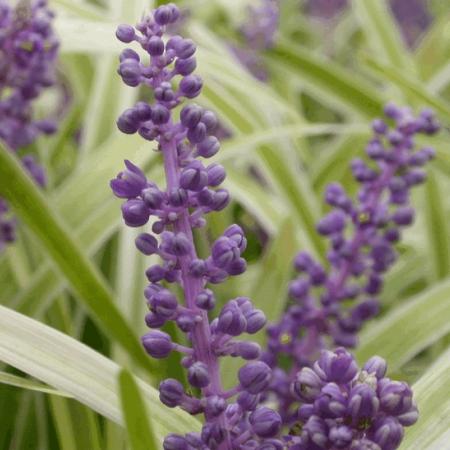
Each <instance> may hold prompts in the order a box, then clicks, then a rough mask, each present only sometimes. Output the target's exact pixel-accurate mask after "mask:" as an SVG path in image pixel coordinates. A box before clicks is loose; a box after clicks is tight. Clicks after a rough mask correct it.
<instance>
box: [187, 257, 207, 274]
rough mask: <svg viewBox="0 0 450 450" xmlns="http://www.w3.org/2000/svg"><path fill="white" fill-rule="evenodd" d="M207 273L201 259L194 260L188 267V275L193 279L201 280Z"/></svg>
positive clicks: (204, 263)
mask: <svg viewBox="0 0 450 450" xmlns="http://www.w3.org/2000/svg"><path fill="white" fill-rule="evenodd" d="M207 272H208V268H207V265H206V262H205V261H203V259H194V260H192V261H191V264H190V266H189V273H190V274H191V275H192V276H193V277H195V278H201V277H203V276H204V275H206V273H207Z"/></svg>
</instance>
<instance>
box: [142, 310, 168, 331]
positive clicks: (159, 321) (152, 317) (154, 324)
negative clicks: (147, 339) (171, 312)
mask: <svg viewBox="0 0 450 450" xmlns="http://www.w3.org/2000/svg"><path fill="white" fill-rule="evenodd" d="M165 323H166V319H165V318H164V317H161V316H159V315H158V314H155V313H153V312H149V313H148V314H146V316H145V324H146V325H147V326H148V327H149V328H161V327H162V326H163V325H164V324H165Z"/></svg>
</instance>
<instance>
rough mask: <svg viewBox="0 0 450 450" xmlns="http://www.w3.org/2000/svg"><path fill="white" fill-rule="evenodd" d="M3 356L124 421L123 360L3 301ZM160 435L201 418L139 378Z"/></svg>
mask: <svg viewBox="0 0 450 450" xmlns="http://www.w3.org/2000/svg"><path fill="white" fill-rule="evenodd" d="M0 361H3V362H5V363H7V364H9V365H11V366H13V367H16V368H17V369H19V370H21V371H23V372H25V373H27V374H29V375H31V376H33V377H35V378H37V379H39V380H41V381H43V382H45V383H47V384H49V385H50V386H53V387H54V388H56V389H59V390H62V391H64V392H67V393H69V394H71V395H73V397H75V398H76V399H77V400H79V401H80V402H82V403H83V404H85V405H87V406H89V407H90V408H92V409H93V410H94V411H97V412H98V413H99V414H102V415H104V416H105V417H107V418H109V419H111V420H113V421H115V422H117V423H119V424H123V416H122V413H121V409H120V404H119V403H120V402H119V397H118V394H117V376H118V373H119V371H120V368H119V366H118V365H117V364H115V363H114V362H112V361H111V360H109V359H108V358H105V357H104V356H102V355H101V354H99V353H97V352H95V351H94V350H92V349H90V348H89V347H87V346H86V345H84V344H82V343H80V342H78V341H76V340H75V339H73V338H71V337H69V336H67V335H64V334H63V333H61V332H59V331H56V330H55V329H53V328H51V327H48V326H46V325H44V324H42V323H40V322H38V321H36V320H33V319H31V318H29V317H26V316H24V315H22V314H19V313H17V312H15V311H13V310H10V309H8V308H5V307H3V306H0ZM139 387H140V389H141V391H142V393H143V396H144V398H145V401H146V404H147V405H148V408H149V410H150V411H152V415H151V417H150V420H151V421H152V424H153V427H154V430H155V434H156V435H157V437H158V439H161V438H162V437H163V436H165V435H166V434H168V433H169V432H172V431H175V428H176V431H177V432H181V433H187V432H190V431H198V430H199V427H200V424H199V422H198V421H197V420H196V419H195V418H194V417H192V416H190V415H188V414H187V413H185V412H183V411H181V410H178V409H173V410H171V409H168V408H166V407H164V406H163V405H162V404H161V403H160V402H159V395H158V391H157V390H156V389H154V388H153V387H151V386H150V385H148V384H146V383H144V382H142V381H140V380H139Z"/></svg>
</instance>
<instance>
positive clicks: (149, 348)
mask: <svg viewBox="0 0 450 450" xmlns="http://www.w3.org/2000/svg"><path fill="white" fill-rule="evenodd" d="M142 345H143V346H144V348H145V351H146V352H147V353H148V354H149V355H150V356H152V357H153V358H157V359H161V358H166V357H167V356H169V354H170V352H171V351H172V348H173V344H172V339H171V338H170V336H169V335H168V334H167V333H164V332H162V331H151V332H150V333H147V334H144V336H142Z"/></svg>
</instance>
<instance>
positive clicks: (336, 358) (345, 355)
mask: <svg viewBox="0 0 450 450" xmlns="http://www.w3.org/2000/svg"><path fill="white" fill-rule="evenodd" d="M314 371H315V372H316V373H317V375H319V377H320V378H322V380H326V381H329V382H333V381H334V382H336V383H346V382H348V381H351V380H352V379H353V378H355V376H356V374H357V372H358V366H357V365H356V362H355V360H354V359H353V356H352V355H351V354H350V353H349V352H348V351H347V350H345V349H344V348H337V349H336V350H335V351H334V352H330V351H328V350H323V351H322V353H321V354H320V358H319V360H318V361H317V362H316V363H315V364H314Z"/></svg>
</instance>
